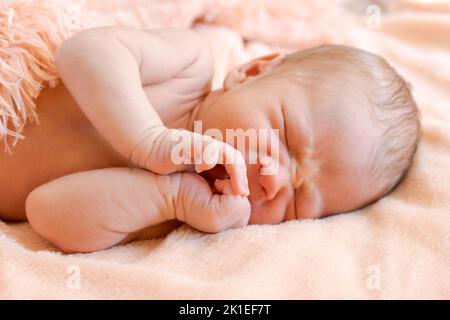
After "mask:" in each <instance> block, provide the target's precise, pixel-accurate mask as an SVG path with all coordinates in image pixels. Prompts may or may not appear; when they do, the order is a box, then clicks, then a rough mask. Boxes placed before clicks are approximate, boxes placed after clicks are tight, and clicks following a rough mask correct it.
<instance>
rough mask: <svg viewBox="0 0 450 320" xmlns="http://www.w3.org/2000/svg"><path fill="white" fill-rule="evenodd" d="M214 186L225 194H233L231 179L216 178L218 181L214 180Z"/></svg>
mask: <svg viewBox="0 0 450 320" xmlns="http://www.w3.org/2000/svg"><path fill="white" fill-rule="evenodd" d="M214 187H216V189H217V191H219V192H220V193H223V194H227V195H230V196H232V195H233V190H232V188H231V181H230V180H229V179H224V180H221V179H216V181H214Z"/></svg>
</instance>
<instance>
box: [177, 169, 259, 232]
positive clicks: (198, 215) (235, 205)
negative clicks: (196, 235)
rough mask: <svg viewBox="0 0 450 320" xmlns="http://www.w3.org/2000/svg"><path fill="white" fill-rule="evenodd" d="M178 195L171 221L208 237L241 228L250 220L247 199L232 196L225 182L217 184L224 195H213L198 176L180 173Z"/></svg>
mask: <svg viewBox="0 0 450 320" xmlns="http://www.w3.org/2000/svg"><path fill="white" fill-rule="evenodd" d="M179 177H180V182H179V190H178V195H177V196H176V200H175V201H174V204H175V205H174V210H173V213H172V216H171V217H170V218H172V219H177V220H179V221H182V222H185V223H187V224H189V225H190V226H191V227H193V228H195V229H197V230H200V231H203V232H209V233H216V232H220V231H223V230H226V229H228V228H240V227H244V226H246V225H247V224H248V220H249V219H250V210H251V209H250V202H249V200H248V199H247V197H244V196H240V195H234V194H232V193H231V187H230V186H229V184H228V182H227V181H223V180H217V181H222V182H221V183H216V187H217V186H218V187H219V188H218V189H219V191H220V192H223V194H213V193H212V191H211V188H210V187H209V185H208V183H207V182H206V181H205V180H204V179H203V178H202V177H201V176H199V175H196V174H192V173H181V174H180V176H179Z"/></svg>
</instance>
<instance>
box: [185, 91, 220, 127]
mask: <svg viewBox="0 0 450 320" xmlns="http://www.w3.org/2000/svg"><path fill="white" fill-rule="evenodd" d="M222 94H223V89H219V90H213V91H210V92H209V93H208V94H206V95H205V96H204V98H203V99H202V100H201V101H200V102H199V103H197V105H196V106H195V107H194V108H192V110H191V111H190V113H189V117H188V119H187V121H186V123H185V126H184V128H185V129H186V130H189V131H194V122H195V121H202V120H203V118H204V116H205V115H206V113H207V112H208V109H209V106H210V105H212V104H213V103H214V101H215V100H216V99H217V98H218V97H220V96H221V95H222Z"/></svg>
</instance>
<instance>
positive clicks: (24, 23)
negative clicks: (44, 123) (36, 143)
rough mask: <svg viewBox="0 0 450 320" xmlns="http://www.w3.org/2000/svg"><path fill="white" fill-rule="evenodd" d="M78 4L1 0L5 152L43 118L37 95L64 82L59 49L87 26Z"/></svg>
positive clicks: (1, 136) (0, 135)
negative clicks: (57, 62) (56, 57)
mask: <svg viewBox="0 0 450 320" xmlns="http://www.w3.org/2000/svg"><path fill="white" fill-rule="evenodd" d="M77 8H78V7H77V6H76V5H75V4H74V5H73V6H67V3H59V2H56V1H29V0H15V1H7V0H0V143H2V144H4V150H5V152H9V153H11V145H12V146H14V145H15V144H16V143H17V141H18V140H20V139H23V138H24V136H23V135H22V134H21V132H22V130H23V128H24V126H25V125H26V124H27V123H28V122H32V121H38V116H37V113H36V103H35V99H36V98H37V97H38V95H39V92H40V90H41V89H42V88H43V87H44V86H45V85H49V86H51V87H54V86H55V85H56V84H57V83H58V74H57V70H56V67H55V63H54V55H55V51H56V48H57V47H58V45H59V44H61V43H62V42H63V41H64V40H65V39H67V38H68V37H70V36H71V35H72V34H74V33H75V32H77V31H79V30H81V29H82V21H81V19H80V17H81V15H80V13H79V12H78V11H77Z"/></svg>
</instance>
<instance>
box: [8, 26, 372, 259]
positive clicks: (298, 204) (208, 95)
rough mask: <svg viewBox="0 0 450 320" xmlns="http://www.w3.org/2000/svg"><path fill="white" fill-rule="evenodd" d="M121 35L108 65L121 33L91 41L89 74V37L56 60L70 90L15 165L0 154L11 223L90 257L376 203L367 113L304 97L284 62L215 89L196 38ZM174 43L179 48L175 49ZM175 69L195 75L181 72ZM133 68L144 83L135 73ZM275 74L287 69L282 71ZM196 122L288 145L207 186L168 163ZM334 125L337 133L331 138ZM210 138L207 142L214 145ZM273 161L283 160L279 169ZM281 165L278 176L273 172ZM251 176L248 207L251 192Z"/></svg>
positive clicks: (55, 99)
mask: <svg viewBox="0 0 450 320" xmlns="http://www.w3.org/2000/svg"><path fill="white" fill-rule="evenodd" d="M128 30H129V29H128ZM112 31H113V35H114V34H115V31H119V32H121V33H122V35H123V37H122V39H125V40H126V42H127V43H128V44H127V48H128V49H127V50H125V51H123V52H122V54H123V55H122V56H119V55H117V56H114V55H111V56H110V57H109V61H107V62H108V63H104V55H110V52H116V50H117V52H119V51H121V50H123V48H122V47H120V46H119V47H117V43H116V39H115V38H114V36H111V33H106V34H104V33H100V34H94V37H93V38H90V37H88V38H87V40H86V41H87V43H89V42H91V43H94V46H93V47H91V48H90V50H91V51H90V52H91V53H90V54H91V55H92V57H93V59H92V61H90V62H89V63H87V64H86V62H87V61H89V59H88V60H86V61H84V64H83V65H81V66H82V67H80V65H79V64H78V61H77V59H85V58H84V57H86V55H83V54H81V55H80V54H79V53H80V52H85V49H86V48H87V47H85V45H86V42H84V40H83V41H81V42H72V45H73V43H75V44H76V45H75V46H72V47H71V49H70V50H65V51H64V52H65V54H62V55H60V57H64V58H60V59H57V65H58V69H59V71H60V73H61V75H62V79H63V80H64V83H65V84H66V86H67V88H66V87H65V86H64V85H59V86H58V87H57V88H55V89H45V90H44V91H43V92H42V94H41V96H40V98H39V99H38V102H37V103H38V110H39V115H40V121H41V124H40V125H36V124H31V125H29V126H28V127H26V128H25V131H24V132H23V133H24V135H25V136H26V137H27V139H26V140H25V141H21V142H20V143H19V144H18V145H17V146H16V148H15V149H14V156H13V157H11V156H8V155H1V156H0V168H1V170H0V179H1V181H3V182H4V183H3V184H2V185H1V188H3V190H0V191H3V192H2V193H1V194H2V195H4V198H5V200H4V201H0V214H1V215H0V217H1V218H3V219H10V220H18V221H20V220H23V219H25V213H26V215H27V217H28V219H29V221H30V222H31V224H32V226H33V227H34V228H35V229H36V230H37V231H38V232H39V233H40V234H42V235H43V236H44V237H46V238H47V239H49V240H51V241H53V242H54V243H55V244H57V245H58V246H59V247H60V248H62V249H64V250H66V251H93V250H99V249H103V248H107V247H110V246H112V245H114V244H117V243H124V242H127V241H130V240H131V239H134V238H136V237H137V236H139V234H141V233H142V230H149V229H148V227H151V226H153V225H155V224H159V223H164V221H167V220H180V221H183V222H187V223H188V224H190V225H191V226H193V227H194V228H197V229H199V230H201V231H206V232H218V231H221V230H225V229H227V228H229V227H240V226H244V225H246V224H247V223H249V224H277V223H280V222H283V221H286V220H292V219H304V218H318V217H323V216H327V215H330V214H335V213H338V212H345V211H351V210H354V209H356V208H359V207H361V205H363V204H364V203H367V201H370V200H371V199H374V197H375V196H374V192H372V191H371V190H370V189H364V188H362V189H361V179H360V178H359V175H358V174H357V170H359V169H360V167H361V164H362V163H364V162H365V161H366V160H367V159H365V155H367V154H369V150H370V146H371V135H373V132H371V130H374V128H373V126H371V124H370V118H369V117H368V116H367V115H366V114H365V113H364V110H365V109H364V108H360V104H359V103H357V102H355V101H354V100H351V99H349V100H348V101H347V100H345V101H342V100H341V103H340V104H339V106H340V109H336V108H333V106H334V105H335V104H334V100H333V99H334V97H333V96H329V95H327V96H323V95H321V90H320V86H318V87H317V88H312V87H302V86H301V85H299V83H298V81H296V79H295V77H293V75H292V74H291V73H289V72H285V71H286V70H288V67H286V68H284V69H283V62H284V61H285V59H286V57H285V56H284V55H280V54H272V55H269V56H265V57H260V58H258V59H255V60H253V61H250V62H248V63H246V64H244V65H242V66H239V67H237V68H235V69H234V70H232V71H231V72H230V73H229V74H228V76H227V78H226V79H225V83H224V89H221V90H215V91H209V89H210V83H211V79H212V72H213V70H212V68H210V67H209V66H208V65H209V63H208V60H209V59H211V57H210V56H209V55H208V54H206V55H205V54H203V55H202V58H200V57H199V56H197V59H194V60H195V62H196V63H193V60H192V58H193V57H194V58H195V57H196V56H195V55H194V56H192V51H191V56H189V50H185V48H184V47H183V46H185V45H186V41H187V43H189V41H190V40H191V44H192V43H196V44H197V45H198V46H204V45H205V44H204V43H203V42H202V40H200V39H199V38H198V35H194V34H193V33H192V32H190V31H186V30H180V29H178V30H177V29H174V30H169V31H167V30H166V31H164V30H162V31H161V30H155V31H153V30H152V32H156V33H160V32H162V33H160V34H159V36H163V38H164V37H167V38H166V39H165V43H164V44H163V45H162V47H165V45H168V47H169V48H170V50H168V51H167V52H164V50H162V53H161V46H160V45H161V44H159V45H155V46H147V47H145V46H143V47H142V43H146V41H147V40H149V41H150V42H151V41H153V40H155V39H151V38H149V39H147V38H146V37H147V36H144V37H143V38H142V35H143V34H142V33H136V31H131V32H130V33H127V32H125V34H123V32H124V30H123V29H113V30H112ZM101 32H103V31H101ZM107 32H111V29H108V30H107ZM167 32H168V33H167ZM91 35H92V34H91ZM104 37H108V40H107V41H106V42H102V41H103V39H104ZM190 37H193V38H191V39H189V38H190ZM133 38H134V40H133ZM133 41H134V42H133ZM98 42H101V45H100V46H99V45H97V43H98ZM174 43H175V46H176V45H177V44H178V45H179V47H178V48H176V49H175V50H174V48H173V47H172V45H173V44H174ZM109 45H112V47H110V48H109V50H106V49H105V50H104V51H103V52H102V51H101V49H104V48H102V46H109ZM88 47H89V46H88ZM153 47H157V48H158V50H156V51H155V50H154V48H153ZM69 48H70V46H69ZM190 48H191V49H192V48H195V46H190ZM72 52H73V53H75V55H74V56H73V57H71V56H70V55H71V53H72ZM201 52H207V51H201ZM158 54H159V56H158ZM170 54H171V55H170ZM131 55H132V56H133V59H130V56H131ZM67 57H68V58H67ZM88 57H89V56H88ZM183 57H184V58H183ZM143 59H144V60H143ZM145 59H147V60H145ZM179 59H181V60H179ZM183 59H185V60H183ZM205 59H206V60H205ZM146 61H147V62H146ZM174 61H175V65H177V63H178V64H179V65H181V66H184V69H183V71H186V72H184V73H182V72H181V73H179V74H177V73H176V72H175V73H174V72H170V70H171V69H170V68H171V67H173V62H174ZM188 61H191V62H189V63H187V62H188ZM205 61H206V62H205ZM168 62H170V63H171V64H172V65H171V64H168V65H167V63H168ZM136 63H137V64H138V65H139V66H140V68H139V70H140V73H141V74H140V76H138V75H137V74H136V70H134V71H133V70H132V69H133V68H135V67H136ZM211 65H212V64H211ZM124 66H126V67H124ZM91 68H92V69H91ZM129 70H131V71H130V72H129ZM168 70H169V72H168ZM273 70H275V71H276V70H281V72H278V73H277V72H275V73H273V74H272V71H273ZM175 71H177V69H176V70H175ZM133 72H134V74H133ZM178 72H179V71H178ZM80 74H81V75H80ZM171 74H172V75H171ZM95 75H103V77H100V79H97V78H95ZM117 79H119V80H117ZM123 79H126V81H121V80H123ZM146 79H147V80H146ZM138 81H139V83H138ZM141 81H142V83H141ZM68 90H69V91H70V92H71V94H69V92H68ZM142 93H144V95H143V94H142ZM73 96H75V97H76V98H75V99H74V97H73ZM340 99H342V97H340ZM75 100H76V101H75ZM340 114H344V115H345V116H346V117H343V116H339V115H340ZM330 115H332V117H330ZM348 115H350V116H348ZM348 119H357V121H348ZM194 120H201V121H202V123H203V130H206V129H215V130H218V131H219V132H221V133H222V134H224V133H225V131H226V130H227V129H240V130H247V129H251V130H255V129H256V130H261V129H262V130H266V131H267V130H271V129H274V128H275V129H277V130H279V136H278V137H274V138H273V139H272V138H271V139H270V141H266V143H267V146H268V151H269V154H270V157H269V158H271V159H269V162H267V161H265V160H264V161H262V158H261V159H258V161H257V162H256V163H249V161H248V159H249V155H250V154H255V153H256V154H258V153H259V152H260V150H258V148H259V147H258V148H256V149H255V148H253V147H250V146H245V147H244V149H243V150H241V149H240V151H241V152H242V155H243V156H244V157H245V159H246V162H247V163H246V165H245V166H244V171H242V170H241V169H240V167H239V166H238V165H236V164H233V165H225V169H226V171H227V172H228V174H229V176H230V178H229V179H227V177H226V175H224V172H223V170H216V169H218V168H219V167H216V168H214V170H210V172H209V173H208V172H206V174H204V177H205V178H206V180H203V179H202V178H201V177H200V176H198V175H196V174H195V173H193V170H194V166H193V165H187V166H186V165H176V164H174V163H172V162H171V161H170V160H171V159H170V157H169V156H168V154H170V153H169V152H168V151H170V150H171V148H169V147H170V146H171V144H170V139H167V135H166V133H167V134H169V135H170V134H171V133H173V132H175V130H173V128H184V129H186V130H184V131H183V134H184V135H185V136H187V137H190V136H191V135H193V134H194V133H192V132H191V131H192V130H193V122H194ZM337 121H341V122H342V123H337ZM147 127H148V128H147ZM335 127H338V128H339V129H340V130H339V134H336V132H337V131H336V130H331V129H333V128H334V129H336V128H335ZM155 128H156V130H154V129H155ZM148 129H149V130H148ZM169 129H170V130H169ZM147 132H151V134H150V135H146V133H147ZM155 132H156V133H155ZM143 133H145V134H144V135H143ZM142 136H143V137H144V139H143V140H141V137H142ZM153 137H163V138H161V139H159V140H154V138H153ZM205 139H206V138H204V137H203V138H201V141H202V143H207V144H209V143H210V140H208V139H206V140H205ZM258 139H259V138H258ZM140 141H144V142H145V143H141V142H140ZM155 141H157V142H158V144H159V145H160V146H162V147H161V148H158V150H157V151H160V150H162V151H163V152H156V153H155V152H154V150H152V148H153V146H154V145H156V144H155V143H154V142H155ZM138 142H139V143H138ZM227 142H228V141H227ZM232 144H233V145H235V143H232ZM219 146H220V147H218V149H219V150H220V152H221V153H223V155H225V156H226V157H229V156H230V155H233V154H234V153H235V152H237V150H235V149H233V148H232V149H231V151H230V150H229V149H228V147H230V146H229V145H226V144H224V143H222V144H220V145H219ZM225 146H226V147H225ZM274 154H278V155H279V156H278V157H276V158H273V155H274ZM242 155H241V156H242ZM29 159H32V161H28V160H29ZM266 160H267V159H266ZM274 161H276V162H277V163H278V167H279V170H278V171H277V172H276V174H271V175H264V174H262V172H263V171H265V169H267V166H268V165H267V163H271V162H272V163H273V162H274ZM215 163H216V164H219V162H215ZM136 165H137V166H138V167H140V168H142V169H138V168H136ZM213 165H214V164H213ZM199 166H204V167H203V170H205V168H206V169H208V168H212V166H211V165H209V167H208V165H206V166H205V165H204V164H200V165H199ZM132 167H134V169H131V168H132ZM269 167H270V165H269ZM102 168H103V169H102ZM96 169H101V170H96ZM144 169H145V170H144ZM196 169H199V168H197V167H196ZM219 169H220V168H219ZM86 170H91V171H86ZM200 170H202V168H200ZM182 171H188V172H187V173H185V172H182ZM180 172H181V173H180ZM158 174H161V175H158ZM168 174H170V175H168ZM216 179H217V180H216ZM247 179H248V188H249V190H250V195H249V196H248V198H246V197H245V196H246V194H245V192H246V191H245V185H244V186H243V184H242V183H243V182H245V181H247ZM49 181H50V182H49ZM214 181H215V182H214ZM208 183H209V186H208ZM124 185H126V186H127V187H126V188H124ZM30 192H31V193H30ZM27 196H28V198H27ZM25 199H27V201H26V208H25ZM2 200H3V199H2ZM231 204H232V205H231ZM152 206H153V207H152ZM150 207H152V208H153V209H152V210H149V208H150ZM25 209H26V210H25ZM80 209H82V210H80ZM124 215H125V216H124ZM150 229H151V228H150ZM153 230H155V228H153ZM165 230H168V229H167V228H165ZM156 231H158V230H156ZM151 233H152V230H150V234H151ZM153 234H154V232H153ZM80 235H83V236H82V237H81V238H79V237H80ZM87 235H89V237H88V236H87Z"/></svg>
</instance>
